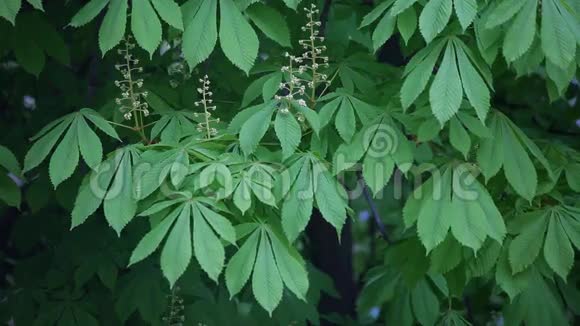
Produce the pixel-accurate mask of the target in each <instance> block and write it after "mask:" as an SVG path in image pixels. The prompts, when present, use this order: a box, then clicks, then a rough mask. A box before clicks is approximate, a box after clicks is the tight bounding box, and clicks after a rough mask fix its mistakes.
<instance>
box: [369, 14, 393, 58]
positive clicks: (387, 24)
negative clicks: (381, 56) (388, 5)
mask: <svg viewBox="0 0 580 326" xmlns="http://www.w3.org/2000/svg"><path fill="white" fill-rule="evenodd" d="M396 23H397V17H394V16H391V15H389V14H386V15H384V16H383V18H381V20H380V21H379V23H378V24H377V27H376V28H375V30H374V32H373V36H372V40H373V49H374V50H375V51H377V50H378V49H379V48H380V47H381V46H382V45H383V44H385V42H386V41H387V40H388V39H389V38H390V37H391V35H393V32H394V31H395V24H396Z"/></svg>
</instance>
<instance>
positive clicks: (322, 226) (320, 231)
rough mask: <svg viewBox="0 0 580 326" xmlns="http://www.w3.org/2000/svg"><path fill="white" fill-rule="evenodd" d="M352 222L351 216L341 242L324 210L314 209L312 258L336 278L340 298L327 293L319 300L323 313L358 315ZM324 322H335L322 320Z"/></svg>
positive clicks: (309, 233)
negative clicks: (321, 211)
mask: <svg viewBox="0 0 580 326" xmlns="http://www.w3.org/2000/svg"><path fill="white" fill-rule="evenodd" d="M351 228H352V221H351V219H350V218H348V219H347V221H346V223H345V225H344V227H343V228H342V234H341V241H340V242H339V241H338V236H337V234H336V229H335V228H334V227H333V226H332V225H330V224H329V223H328V222H326V221H325V220H324V219H323V218H322V215H321V214H320V211H318V210H317V209H314V211H313V212H312V216H311V218H310V223H309V224H308V227H307V231H306V234H307V236H308V240H309V243H310V246H309V247H310V248H309V249H310V251H309V253H310V259H311V261H312V263H313V264H314V266H316V267H317V268H318V269H320V270H321V271H322V272H324V273H326V274H328V275H329V276H330V277H331V278H332V280H333V281H334V286H335V287H336V289H337V291H338V293H339V295H340V298H333V297H330V296H328V295H325V294H324V293H323V296H322V298H321V301H320V303H319V311H320V313H321V314H330V313H338V314H341V315H348V316H351V317H354V316H355V315H356V311H355V307H356V305H355V302H356V297H357V287H356V282H355V280H354V273H353V265H352V244H353V243H352V233H351ZM321 324H322V325H331V324H330V323H325V322H324V321H321Z"/></svg>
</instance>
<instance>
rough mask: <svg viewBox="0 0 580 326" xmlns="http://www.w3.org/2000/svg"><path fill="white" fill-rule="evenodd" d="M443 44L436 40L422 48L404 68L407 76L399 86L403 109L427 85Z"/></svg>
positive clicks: (411, 102)
mask: <svg viewBox="0 0 580 326" xmlns="http://www.w3.org/2000/svg"><path fill="white" fill-rule="evenodd" d="M443 45H444V43H443V42H438V43H433V44H431V45H429V46H427V47H426V48H424V49H422V50H421V51H420V52H419V53H417V54H416V55H415V56H414V57H413V59H411V62H410V63H409V64H408V65H407V67H406V68H405V75H406V76H407V77H406V78H405V81H404V82H403V86H402V87H401V104H402V105H403V108H404V109H407V108H409V107H410V106H411V104H413V102H415V100H416V99H417V97H419V95H420V94H421V93H422V92H423V90H424V89H425V87H426V86H427V83H428V82H429V79H431V75H432V74H433V68H434V67H435V63H436V62H437V59H438V58H439V55H440V54H441V50H442V49H443Z"/></svg>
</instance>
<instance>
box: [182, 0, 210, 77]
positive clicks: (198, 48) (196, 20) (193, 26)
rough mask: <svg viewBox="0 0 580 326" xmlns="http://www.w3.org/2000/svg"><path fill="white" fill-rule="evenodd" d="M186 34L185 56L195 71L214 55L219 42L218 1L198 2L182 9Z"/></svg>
mask: <svg viewBox="0 0 580 326" xmlns="http://www.w3.org/2000/svg"><path fill="white" fill-rule="evenodd" d="M182 13H183V18H184V26H185V32H184V33H183V55H184V57H185V60H187V63H188V64H189V66H190V69H193V68H194V67H195V66H197V65H198V64H199V63H200V62H202V61H204V60H205V59H207V58H208V57H209V55H210V54H211V53H212V51H213V49H214V47H215V44H216V42H217V37H218V35H217V22H216V15H217V1H202V2H198V3H197V6H196V7H192V6H185V5H184V6H183V8H182Z"/></svg>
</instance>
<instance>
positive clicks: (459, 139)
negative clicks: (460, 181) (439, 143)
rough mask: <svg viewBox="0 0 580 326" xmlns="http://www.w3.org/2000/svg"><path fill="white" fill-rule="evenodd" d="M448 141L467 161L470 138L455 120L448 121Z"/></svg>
mask: <svg viewBox="0 0 580 326" xmlns="http://www.w3.org/2000/svg"><path fill="white" fill-rule="evenodd" d="M449 141H450V142H451V145H452V146H453V147H455V149H457V150H458V151H460V152H461V154H463V157H465V158H466V159H467V154H469V148H470V147H471V138H470V137H469V133H468V132H467V131H466V130H465V128H463V126H462V125H461V123H459V121H458V120H457V119H451V121H450V124H449Z"/></svg>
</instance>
